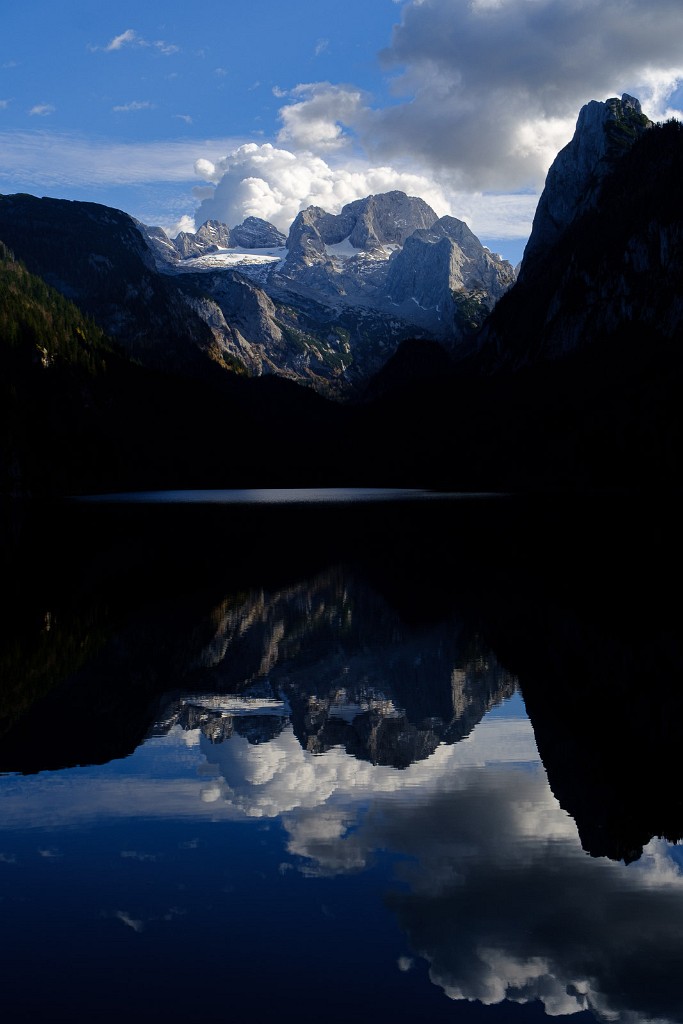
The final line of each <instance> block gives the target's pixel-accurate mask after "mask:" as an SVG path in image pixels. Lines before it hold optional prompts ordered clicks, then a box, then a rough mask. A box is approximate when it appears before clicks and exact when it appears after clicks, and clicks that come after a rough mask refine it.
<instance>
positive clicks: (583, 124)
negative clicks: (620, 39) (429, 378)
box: [480, 96, 683, 366]
mask: <svg viewBox="0 0 683 1024" xmlns="http://www.w3.org/2000/svg"><path fill="white" fill-rule="evenodd" d="M680 161H681V126H680V125H679V124H678V123H677V122H672V123H669V124H666V125H662V126H655V125H653V124H652V122H650V121H649V120H648V119H647V118H646V117H645V116H644V115H643V114H642V113H641V110H640V104H639V103H638V101H637V100H635V99H633V98H632V97H630V96H623V97H622V98H621V99H620V100H619V99H611V100H607V102H606V103H597V102H592V103H589V104H588V105H587V106H585V107H584V108H583V110H582V111H581V114H580V116H579V119H578V123H577V128H576V133H575V135H574V138H573V139H572V141H571V142H570V143H569V145H568V146H566V147H565V148H564V149H563V150H562V152H561V153H560V154H559V155H558V157H557V158H556V160H555V162H554V163H553V165H552V167H551V168H550V171H549V172H548V177H547V181H546V186H545V189H544V191H543V194H542V196H541V199H540V202H539V206H538V211H537V213H536V216H535V218H534V225H533V231H532V234H531V237H530V239H529V243H528V245H527V247H526V250H525V253H524V259H523V261H522V265H521V268H520V271H519V275H518V279H517V283H516V285H515V287H514V288H513V289H512V290H511V291H510V292H509V294H508V295H507V296H506V298H505V302H503V303H501V304H500V306H499V307H498V308H497V309H496V311H495V313H494V315H493V316H492V317H491V320H490V321H489V323H488V324H487V326H486V328H485V330H484V331H483V333H482V335H481V339H480V340H481V347H482V351H483V352H484V353H485V354H486V355H487V356H488V358H489V361H490V363H492V364H493V365H499V364H501V363H502V364H506V365H512V366H521V365H525V364H528V363H533V362H536V361H537V360H538V359H542V360H545V359H556V358H558V357H559V356H562V355H566V354H568V353H571V352H575V351H577V350H579V349H582V348H585V347H586V346H588V345H591V344H592V343H594V342H596V341H600V340H603V341H605V340H607V339H610V338H612V339H616V337H617V336H618V335H620V334H621V335H622V336H625V335H626V334H628V335H630V336H632V335H633V332H634V330H636V329H637V328H636V325H638V327H639V329H640V330H641V331H643V332H644V331H645V330H649V329H651V330H654V331H656V332H657V333H659V334H661V335H662V336H665V337H673V336H674V334H675V333H676V332H677V331H679V330H680V329H681V325H682V324H683V305H682V302H681V299H680V274H681V256H680V253H681V244H680V243H681V237H682V234H683V223H682V217H681V212H682V211H681V202H680V185H679V184H677V181H676V174H677V173H678V167H679V164H680Z"/></svg>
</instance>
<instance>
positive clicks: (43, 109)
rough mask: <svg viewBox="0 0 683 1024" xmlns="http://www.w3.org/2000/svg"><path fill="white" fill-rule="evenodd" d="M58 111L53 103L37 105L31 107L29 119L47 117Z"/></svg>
mask: <svg viewBox="0 0 683 1024" xmlns="http://www.w3.org/2000/svg"><path fill="white" fill-rule="evenodd" d="M56 109H57V108H56V107H53V105H52V104H51V103H37V104H36V105H35V107H31V109H30V110H29V112H28V113H29V117H47V116H48V115H49V114H54V112H55V110H56Z"/></svg>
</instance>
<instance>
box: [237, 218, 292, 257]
mask: <svg viewBox="0 0 683 1024" xmlns="http://www.w3.org/2000/svg"><path fill="white" fill-rule="evenodd" d="M286 241H287V239H286V238H285V236H284V235H283V234H282V232H281V231H278V229H277V228H276V227H275V225H274V224H271V223H270V221H267V220H262V219H261V218H260V217H247V218H246V220H244V221H243V222H242V223H241V224H238V225H237V226H236V227H234V228H232V230H231V231H230V245H241V246H244V248H245V249H267V248H268V247H269V246H280V245H284V244H285V243H286Z"/></svg>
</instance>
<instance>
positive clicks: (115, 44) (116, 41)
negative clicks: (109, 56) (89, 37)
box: [102, 28, 143, 53]
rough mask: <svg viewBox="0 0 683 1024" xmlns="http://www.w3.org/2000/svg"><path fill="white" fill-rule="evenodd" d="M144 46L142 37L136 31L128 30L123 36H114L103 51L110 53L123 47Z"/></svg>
mask: <svg viewBox="0 0 683 1024" xmlns="http://www.w3.org/2000/svg"><path fill="white" fill-rule="evenodd" d="M142 44H143V40H142V39H140V36H139V35H138V34H137V32H136V31H135V29H132V28H127V29H126V31H125V32H122V33H121V35H119V36H114V38H113V39H112V40H111V41H110V42H109V43H107V45H106V46H103V47H102V49H103V50H105V51H107V52H108V53H109V52H111V51H112V50H120V49H121V48H122V47H123V46H128V45H133V46H141V45H142Z"/></svg>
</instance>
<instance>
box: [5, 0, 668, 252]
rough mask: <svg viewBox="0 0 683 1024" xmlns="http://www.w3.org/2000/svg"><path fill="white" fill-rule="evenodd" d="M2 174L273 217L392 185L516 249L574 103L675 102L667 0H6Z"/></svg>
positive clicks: (81, 190)
mask: <svg viewBox="0 0 683 1024" xmlns="http://www.w3.org/2000/svg"><path fill="white" fill-rule="evenodd" d="M1 27H2V31H1V33H0V191H1V192H5V193H12V192H18V191H23V192H31V193H33V194H36V195H54V196H59V197H63V198H72V199H87V200H92V201H94V202H101V203H106V204H108V205H112V206H117V207H119V208H121V209H124V210H126V211H127V212H129V213H131V214H133V215H134V216H136V217H139V218H140V219H142V220H144V221H146V222H147V223H157V224H162V225H163V226H164V227H165V228H167V230H169V231H171V232H174V231H175V230H177V229H178V227H180V226H182V227H187V226H192V222H193V221H195V220H196V224H197V226H198V224H199V223H201V220H203V219H205V216H208V215H211V216H219V217H220V219H224V220H226V222H227V223H229V224H233V223H237V222H238V221H239V220H241V219H243V217H244V216H246V215H248V214H250V213H252V214H255V215H258V216H265V217H267V218H268V219H271V220H273V221H274V222H275V223H277V224H278V226H279V227H281V228H286V227H287V225H288V223H289V222H290V221H291V219H292V218H293V216H294V215H295V214H296V212H298V210H299V209H301V208H303V207H305V206H307V205H310V203H312V202H315V203H317V205H320V206H323V207H325V208H327V209H331V210H337V209H339V208H340V206H341V205H342V204H343V203H344V202H348V201H350V200H352V199H355V198H359V197H360V196H361V195H367V194H369V193H371V192H375V193H376V192H381V191H387V190H388V189H390V188H402V189H403V190H404V191H406V192H409V193H411V194H414V195H421V196H423V198H425V199H426V200H427V201H428V202H430V203H431V204H432V205H433V206H434V207H435V209H436V210H437V212H438V213H440V214H442V213H451V214H452V215H454V216H458V217H461V218H462V219H465V220H467V222H468V223H469V224H470V226H471V227H472V228H473V230H474V231H475V232H476V233H477V234H478V235H479V236H480V237H481V238H482V240H483V241H485V242H486V243H487V244H489V245H492V247H495V248H497V249H499V250H500V251H502V252H503V254H504V255H506V256H508V257H509V258H511V259H514V260H516V259H517V258H518V256H519V254H520V253H521V249H522V247H523V244H524V240H525V238H526V235H527V234H528V230H529V227H530V221H531V217H532V215H533V210H534V208H535V203H536V200H537V196H538V193H539V191H540V189H541V188H542V184H543V179H544V176H545V173H546V171H547V167H548V165H549V163H550V160H551V159H552V157H553V156H554V154H555V153H556V152H557V150H558V148H560V147H561V146H562V145H564V143H565V142H566V141H568V139H569V138H570V137H571V133H572V131H573V126H574V124H575V122H576V116H577V114H578V111H579V109H580V107H581V106H582V105H583V103H585V102H587V101H588V100H590V99H605V98H607V97H608V96H610V95H619V94H620V93H621V92H623V91H628V92H631V93H632V94H633V95H636V96H639V97H640V99H641V101H642V102H643V107H644V109H645V110H646V112H647V113H649V114H650V116H652V117H654V118H656V119H658V118H662V117H664V116H668V115H669V114H672V113H673V114H677V113H678V111H679V108H680V107H681V106H683V95H682V94H681V89H680V85H681V82H682V81H683V51H681V49H680V39H681V37H682V35H683V33H682V31H681V30H682V29H683V11H682V10H681V5H680V0H675V2H674V0H652V2H651V3H649V4H647V5H646V4H644V3H643V2H642V0H640V2H634V0H592V2H591V3H586V2H585V0H398V2H395V0H343V2H341V0H315V2H312V0H288V3H286V4H284V3H282V2H281V0H280V2H275V0H251V2H248V0H239V2H238V0H222V2H218V0H206V2H204V3H203V4H201V5H192V4H188V3H187V2H185V3H179V2H176V0H170V2H166V3H161V2H159V0H148V2H146V3H145V4H140V3H139V2H138V3H131V2H129V0H122V2H119V3H117V4H114V5H109V4H107V5H105V4H102V3H101V2H100V0H64V2H62V3H60V4H55V3H54V2H47V0H26V2H25V3H24V4H22V5H19V4H17V5H13V6H12V8H11V9H8V10H6V11H5V13H4V14H3V16H2V26H1Z"/></svg>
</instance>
